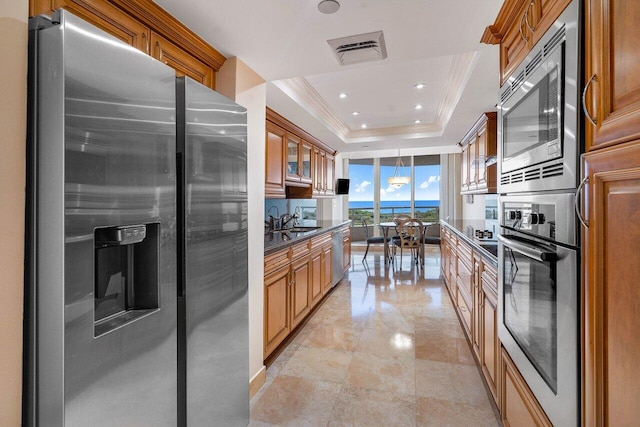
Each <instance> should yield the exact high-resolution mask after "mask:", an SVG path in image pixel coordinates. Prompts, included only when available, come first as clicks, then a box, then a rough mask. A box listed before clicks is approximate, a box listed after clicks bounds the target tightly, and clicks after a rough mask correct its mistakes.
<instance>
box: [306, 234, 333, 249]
mask: <svg viewBox="0 0 640 427" xmlns="http://www.w3.org/2000/svg"><path fill="white" fill-rule="evenodd" d="M330 241H331V233H324V234H321V235H319V236H316V237H314V238H312V239H311V250H314V249H317V248H320V247H322V246H323V245H325V244H326V243H327V242H330Z"/></svg>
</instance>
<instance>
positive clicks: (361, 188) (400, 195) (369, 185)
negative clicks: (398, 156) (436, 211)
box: [349, 164, 440, 202]
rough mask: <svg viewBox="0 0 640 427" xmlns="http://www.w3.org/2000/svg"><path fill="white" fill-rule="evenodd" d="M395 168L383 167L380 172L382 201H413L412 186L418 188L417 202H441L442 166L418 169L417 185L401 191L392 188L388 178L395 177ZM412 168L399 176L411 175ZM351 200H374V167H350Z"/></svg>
mask: <svg viewBox="0 0 640 427" xmlns="http://www.w3.org/2000/svg"><path fill="white" fill-rule="evenodd" d="M394 169H395V167H394V166H382V167H381V170H380V180H381V186H380V200H381V201H385V200H411V186H412V185H414V186H416V195H415V198H416V200H440V166H439V165H430V166H418V167H416V179H415V183H414V182H412V183H409V184H407V185H404V186H402V187H400V188H399V189H397V188H394V187H391V186H390V185H389V184H388V183H387V178H389V177H390V176H392V175H393V171H394ZM409 173H410V167H405V168H404V169H403V170H399V172H398V175H409ZM349 179H350V180H351V182H350V183H349V200H350V201H354V202H356V201H372V200H373V191H374V185H373V165H358V164H350V165H349Z"/></svg>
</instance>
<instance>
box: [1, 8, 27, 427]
mask: <svg viewBox="0 0 640 427" xmlns="http://www.w3.org/2000/svg"><path fill="white" fill-rule="evenodd" d="M28 6H29V2H28V0H10V1H3V2H2V6H1V7H0V8H1V9H2V16H0V40H2V43H0V58H2V65H0V94H1V95H0V97H1V99H2V101H1V102H0V129H2V156H0V206H1V208H0V232H1V233H2V238H1V239H0V272H2V273H1V274H2V279H0V283H1V287H2V298H0V387H1V389H2V391H0V426H3V427H4V426H19V425H20V421H21V405H22V306H23V301H22V298H23V283H24V280H23V274H24V272H23V263H24V259H23V256H24V196H25V192H24V186H25V163H26V160H25V151H26V148H25V136H26V133H25V132H26V100H27V16H28Z"/></svg>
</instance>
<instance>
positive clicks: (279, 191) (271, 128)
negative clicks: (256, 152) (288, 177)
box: [264, 122, 286, 199]
mask: <svg viewBox="0 0 640 427" xmlns="http://www.w3.org/2000/svg"><path fill="white" fill-rule="evenodd" d="M285 135H286V132H285V130H284V129H282V128H281V127H279V126H276V125H274V124H273V123H270V122H267V129H266V138H265V140H266V142H265V182H264V185H265V188H264V192H265V197H266V198H268V199H276V198H284V197H285V183H284V180H285V176H284V171H285V167H284V163H285V153H286V151H285V147H286V145H285V144H286V138H285Z"/></svg>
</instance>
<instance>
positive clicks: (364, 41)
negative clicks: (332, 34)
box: [327, 31, 387, 65]
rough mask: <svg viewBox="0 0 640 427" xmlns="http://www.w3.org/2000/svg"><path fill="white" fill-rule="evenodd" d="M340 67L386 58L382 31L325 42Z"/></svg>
mask: <svg viewBox="0 0 640 427" xmlns="http://www.w3.org/2000/svg"><path fill="white" fill-rule="evenodd" d="M327 43H329V46H331V49H333V52H334V53H335V55H336V58H337V59H338V62H339V63H340V64H341V65H349V64H358V63H360V62H369V61H379V60H382V59H384V58H386V57H387V47H386V45H385V44H384V34H382V31H376V32H374V33H366V34H359V35H356V36H349V37H342V38H339V39H332V40H327Z"/></svg>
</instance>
